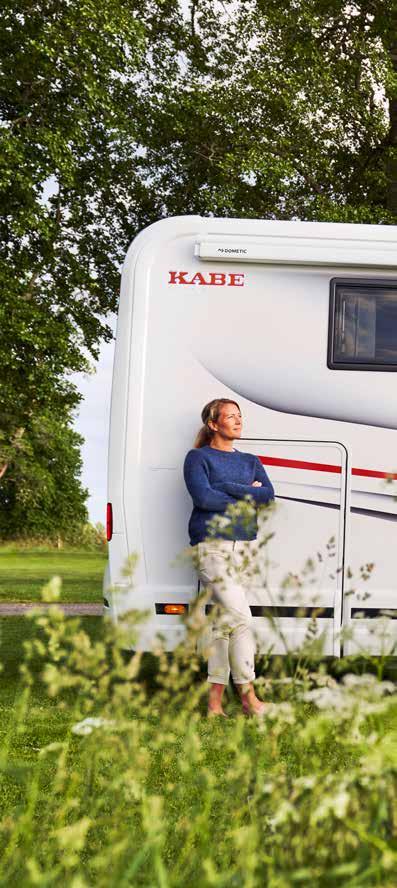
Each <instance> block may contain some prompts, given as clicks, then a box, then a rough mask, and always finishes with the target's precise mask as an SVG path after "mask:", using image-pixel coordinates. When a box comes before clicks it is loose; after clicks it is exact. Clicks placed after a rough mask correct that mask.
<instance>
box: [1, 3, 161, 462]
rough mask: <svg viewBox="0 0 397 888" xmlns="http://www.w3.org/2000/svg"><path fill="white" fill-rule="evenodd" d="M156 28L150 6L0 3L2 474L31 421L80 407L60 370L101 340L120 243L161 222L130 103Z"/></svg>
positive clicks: (83, 362)
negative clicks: (145, 222)
mask: <svg viewBox="0 0 397 888" xmlns="http://www.w3.org/2000/svg"><path fill="white" fill-rule="evenodd" d="M154 5H155V7H157V6H158V7H159V12H160V15H159V22H156V25H155V27H156V30H158V29H159V28H160V27H161V20H162V19H163V18H166V19H167V26H168V23H169V19H170V17H169V15H168V14H167V7H168V8H169V9H171V7H172V4H170V3H167V2H166V3H163V4H154ZM161 6H162V7H163V10H161V8H160V7H161ZM153 27H154V11H153V9H151V5H150V0H149V2H147V3H146V2H145V0H12V2H11V0H4V3H3V7H2V17H1V22H0V58H1V69H0V123H1V127H0V241H1V246H0V287H1V301H0V351H1V355H2V360H1V364H0V410H1V417H0V419H1V422H0V475H1V474H4V473H6V471H7V467H8V466H9V465H10V460H14V461H15V460H17V459H18V454H20V453H22V450H21V439H22V437H23V436H26V435H27V434H28V429H29V422H30V420H31V419H32V417H34V416H37V415H39V414H40V413H41V412H43V411H45V410H47V409H54V410H55V411H59V410H60V408H61V406H62V405H63V406H64V408H65V411H68V410H70V408H71V407H73V406H75V405H76V404H77V403H78V400H79V395H78V393H77V391H76V389H75V387H74V386H73V385H71V383H70V381H68V378H67V374H68V373H71V372H74V371H78V370H84V369H86V368H87V366H88V361H87V359H89V357H90V356H92V357H93V358H96V357H97V355H98V349H99V345H100V341H101V340H103V339H105V340H106V339H110V338H111V335H112V334H111V330H110V327H109V326H108V324H107V323H106V315H107V314H108V313H109V312H110V311H114V310H115V308H116V306H117V295H118V279H119V266H120V260H121V259H122V256H123V254H124V252H125V247H126V244H127V241H128V238H129V237H130V236H131V234H132V232H134V231H135V230H136V227H137V216H139V214H141V215H142V212H143V210H142V208H145V209H144V212H143V215H144V217H145V219H146V218H147V217H148V216H155V215H157V211H156V209H155V203H156V202H155V201H154V202H153V200H152V192H151V191H150V189H146V188H145V186H144V184H143V183H142V180H141V179H140V177H139V176H137V175H136V162H137V148H138V146H139V143H140V139H139V132H138V122H139V121H138V111H137V108H136V102H135V99H134V96H135V93H136V87H137V82H138V81H139V76H140V74H141V72H142V70H144V58H145V52H147V33H148V32H149V31H150V28H153Z"/></svg>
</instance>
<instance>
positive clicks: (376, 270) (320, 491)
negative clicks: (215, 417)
mask: <svg viewBox="0 0 397 888" xmlns="http://www.w3.org/2000/svg"><path fill="white" fill-rule="evenodd" d="M319 228H320V229H321V237H322V239H323V240H324V239H325V241H326V240H327V238H328V239H329V240H331V241H332V240H333V241H334V243H333V247H332V248H333V249H334V253H335V249H336V250H337V249H339V254H338V255H339V256H340V255H341V252H340V246H338V243H339V242H343V244H345V245H346V243H347V246H348V247H349V245H350V252H349V249H344V252H343V256H344V257H346V258H344V259H343V261H344V262H346V265H343V264H340V263H339V264H334V265H331V266H327V267H323V266H322V265H321V263H318V264H316V263H314V262H313V267H311V266H310V264H309V261H308V260H307V257H306V260H307V261H306V260H305V263H298V264H296V265H291V264H290V263H289V264H288V267H287V266H286V265H284V264H283V263H282V261H281V259H280V257H278V262H277V263H275V262H274V261H272V262H270V261H267V262H266V263H264V264H261V262H259V261H258V260H256V261H255V262H254V263H252V264H250V262H249V261H248V262H247V261H246V260H245V261H244V263H243V262H242V263H241V265H239V261H238V259H236V256H234V257H233V258H232V259H230V257H228V258H227V259H225V258H222V259H221V260H219V257H218V258H217V260H216V264H215V265H214V266H213V267H212V266H211V261H210V260H211V258H212V257H206V258H205V259H203V258H200V256H199V255H195V253H197V243H198V242H199V239H200V238H204V237H214V238H216V239H217V241H216V242H217V243H219V239H220V235H222V238H225V237H230V236H232V237H234V238H236V239H237V238H238V239H240V240H241V238H242V237H243V236H244V238H245V239H246V240H245V242H246V243H248V242H249V239H250V238H255V239H256V242H259V245H260V244H261V243H262V246H263V245H264V242H265V241H266V238H269V237H270V236H272V237H274V236H275V233H276V234H277V238H278V240H279V244H281V245H284V246H283V249H284V252H286V250H287V249H288V238H295V240H296V238H297V237H299V236H301V237H302V238H303V235H304V238H303V239H304V240H305V250H308V249H309V247H310V240H311V239H312V240H315V239H316V238H317V239H318V236H319V233H318V229H319ZM352 229H354V231H352ZM374 229H375V230H374ZM299 232H300V234H299ZM336 235H338V237H336ZM378 236H379V232H378V229H377V228H376V227H375V226H344V225H334V226H333V225H319V226H317V225H316V224H315V223H270V222H266V223H265V222H263V223H262V222H252V221H249V220H248V221H244V222H242V221H240V220H212V219H199V218H197V217H186V219H176V220H172V219H171V220H167V221H165V222H162V223H159V224H158V225H155V226H152V227H151V228H149V229H147V230H146V232H144V233H143V234H142V235H140V237H139V238H138V239H137V242H135V243H134V245H133V246H132V248H131V250H130V253H129V255H128V257H127V260H126V263H125V268H124V271H123V280H122V293H121V299H120V310H119V321H118V329H117V340H116V353H115V373H114V380H113V390H112V411H111V428H110V447H109V499H110V501H112V502H113V504H114V522H115V536H114V538H113V540H112V541H111V543H110V571H111V581H112V582H113V583H117V582H118V581H120V580H121V577H122V572H121V568H122V563H121V561H122V553H123V556H126V554H127V552H132V551H136V552H138V553H139V556H140V557H139V562H138V566H137V569H136V572H135V577H134V582H135V589H134V592H133V593H131V594H130V596H128V595H127V596H125V597H124V604H123V605H122V607H128V606H134V607H136V606H142V607H149V608H151V609H152V618H151V620H150V621H149V624H148V626H147V627H146V630H145V633H143V634H142V636H141V642H142V645H143V646H144V645H148V646H149V647H150V646H151V644H152V640H153V637H154V634H155V632H156V631H159V630H160V631H164V632H165V634H166V636H167V638H168V640H169V646H170V648H172V647H173V645H174V643H175V639H177V638H179V637H180V633H181V629H180V626H179V625H178V618H177V617H173V616H168V617H166V616H165V615H161V616H160V615H155V613H154V611H155V603H156V601H157V602H161V601H181V600H184V601H191V600H192V599H193V598H194V597H195V596H196V594H197V581H196V577H195V573H194V570H193V568H192V565H191V563H190V561H189V558H188V555H189V549H190V547H189V540H188V536H187V524H188V519H189V515H190V512H191V507H192V504H191V500H190V497H189V495H188V493H187V491H186V489H185V486H184V482H183V476H182V465H183V460H184V456H185V454H186V452H187V450H188V449H190V448H191V447H192V444H193V440H194V437H195V434H196V432H197V429H198V425H199V415H200V411H201V409H202V406H203V405H204V403H206V402H207V401H209V400H211V399H212V398H214V397H219V396H221V397H230V398H233V399H237V400H238V402H239V403H240V406H241V409H242V413H243V420H244V426H243V436H244V440H243V441H242V442H241V446H239V444H238V442H236V443H237V446H238V447H239V449H242V450H244V449H246V448H248V439H250V440H251V441H255V442H260V441H262V442H266V448H265V447H263V446H262V447H261V448H259V449H260V451H262V450H264V451H265V452H263V453H262V452H260V453H259V452H258V455H260V457H261V458H263V460H264V464H265V466H266V469H267V471H268V473H269V475H270V477H271V479H272V481H273V483H274V486H275V489H276V494H277V495H278V497H279V503H280V506H281V505H283V507H287V508H289V513H288V514H289V516H290V520H291V521H295V522H298V523H299V524H302V525H304V527H305V535H304V539H303V538H302V539H301V542H300V547H301V550H302V551H301V564H304V562H305V559H307V558H309V557H311V556H312V555H313V551H314V548H318V546H319V545H320V542H321V539H322V540H323V546H326V544H327V539H328V537H327V534H328V533H329V530H330V523H329V522H330V520H331V519H330V515H331V513H332V515H333V518H332V521H336V517H335V514H336V511H338V514H340V510H341V499H340V497H341V490H342V487H341V479H342V467H341V465H339V468H340V471H339V472H337V471H331V472H328V473H327V472H326V471H319V470H318V469H317V468H315V466H316V465H317V464H323V465H331V463H332V459H331V456H328V457H327V459H325V458H324V459H323V458H320V457H319V454H318V452H314V451H313V452H312V453H311V455H310V457H309V458H308V447H309V446H310V445H311V444H314V445H315V446H317V445H321V446H325V444H326V442H337V445H338V446H341V447H342V448H344V449H345V450H346V452H347V454H348V456H349V461H350V468H349V477H348V498H349V507H348V508H347V507H346V502H347V495H345V494H344V496H345V500H344V506H343V509H344V510H345V518H344V524H345V529H344V534H345V536H344V543H343V545H342V548H343V557H344V562H343V563H344V565H345V567H346V565H347V564H348V562H349V557H353V552H354V563H356V560H357V557H360V554H361V555H362V561H363V562H364V561H368V560H370V557H371V556H370V549H371V542H372V539H373V537H374V535H375V536H376V537H377V539H380V538H381V536H382V533H383V528H384V526H385V525H384V523H383V522H384V521H385V520H386V518H384V517H381V516H385V515H387V516H390V517H388V519H387V520H388V527H389V528H392V529H391V530H390V533H392V534H393V533H394V529H395V528H394V523H393V521H394V516H395V515H396V503H395V500H394V489H393V484H392V485H390V484H387V481H386V479H385V477H384V476H385V475H386V474H387V473H390V472H393V471H395V470H396V468H397V465H396V464H397V459H396V456H395V454H396V453H397V448H396V443H397V432H396V431H395V426H396V417H397V410H396V396H395V390H396V382H397V380H396V377H395V376H394V373H390V374H389V373H376V372H371V371H369V372H362V371H359V370H357V371H356V370H353V371H349V372H346V373H345V372H343V371H334V370H332V369H330V368H328V367H327V347H328V322H329V317H328V315H329V292H330V281H331V279H332V278H334V277H335V275H337V274H338V275H341V276H342V275H343V277H346V276H349V275H350V276H352V278H353V277H355V276H360V277H362V276H363V275H364V276H368V278H370V277H371V275H372V274H374V275H376V277H377V278H379V277H382V276H384V277H385V278H387V276H388V275H389V276H390V275H392V276H393V275H394V276H395V275H396V271H397V268H394V269H393V268H392V267H391V265H390V267H389V265H388V266H387V268H386V267H385V266H384V265H382V261H385V251H386V252H387V257H388V258H387V262H388V263H391V259H390V256H391V249H392V248H393V249H394V247H395V246H396V245H397V237H396V232H395V229H387V230H386V232H385V230H384V229H383V230H382V236H383V240H382V243H381V247H380V248H379V251H378V254H377V252H376V249H377V247H376V238H377V237H378ZM360 237H361V239H362V241H363V242H365V250H366V252H367V253H368V249H369V247H368V243H370V244H371V263H372V264H371V266H370V268H369V267H368V263H367V264H366V265H364V264H362V265H357V261H358V259H359V257H360V255H361V252H360V250H361V246H362V244H361V246H360V249H358V245H360V244H359V242H360ZM371 238H372V240H371ZM335 241H338V243H337V244H336V247H335ZM385 242H386V247H385ZM257 245H258V243H257V244H256V246H257ZM295 246H296V245H295ZM294 248H295V247H294ZM317 255H318V253H317ZM349 256H350V257H353V258H351V259H350V262H351V264H349ZM294 261H296V257H295V260H294ZM360 261H361V259H360ZM376 263H378V264H376ZM178 275H179V277H178ZM271 438H272V439H277V440H278V441H279V442H281V441H284V442H286V443H287V444H288V443H289V444H290V445H291V446H292V444H291V442H293V441H297V440H298V439H299V440H300V441H302V442H304V444H303V443H302V446H301V451H299V448H298V450H296V446H297V445H294V446H293V448H292V449H293V455H292V456H291V455H290V458H287V457H286V456H285V452H282V447H281V443H280V445H279V452H277V445H273V444H272V443H271V442H270V440H269V439H271ZM316 442H317V443H316ZM254 446H255V447H256V446H257V444H256V443H255V445H254ZM258 446H259V445H258ZM329 446H333V445H332V444H331V445H329ZM294 448H295V449H294ZM255 452H257V451H255ZM291 452H292V451H291ZM334 456H335V454H334ZM266 460H269V462H268V463H267V464H266ZM327 460H328V462H327ZM330 460H331V462H330ZM394 460H395V462H394ZM334 464H335V466H337V460H336V461H335V463H334ZM351 469H353V471H354V469H356V470H358V471H357V472H356V474H351ZM350 497H351V506H352V508H353V509H355V510H356V511H354V512H353V514H354V515H355V516H358V515H361V514H362V513H363V511H365V513H366V514H365V517H366V519H367V520H366V523H365V526H364V525H363V527H361V525H360V532H359V534H358V536H357V541H356V535H355V536H354V544H352V545H353V548H352V549H351V550H350V549H349V546H350V545H351V544H350V543H349V538H350V537H349V534H350V526H349V514H350ZM287 504H289V506H287ZM299 510H300V511H299ZM357 510H361V512H359V511H357ZM342 511H343V510H342ZM284 513H285V514H287V512H286V511H285V508H284ZM367 513H368V514H367ZM280 514H281V511H280ZM372 515H373V516H374V517H373V518H372V517H371V516H372ZM375 516H377V517H375ZM280 521H281V519H280ZM338 522H339V518H338ZM287 523H288V522H287ZM287 523H286V525H285V526H286V527H287ZM335 526H336V525H335ZM355 526H356V525H354V527H355ZM280 527H281V524H280ZM334 529H335V528H334ZM339 529H340V528H339V523H338V533H339ZM118 535H119V536H120V539H119V540H117V538H118ZM319 535H320V538H319ZM314 543H315V545H314ZM311 544H312V545H311ZM304 546H307V551H303V549H304ZM116 550H117V551H116ZM380 551H381V552H382V562H383V564H384V567H383V573H382V582H381V584H380V585H381V588H379V589H378V588H377V587H376V582H375V585H374V595H375V597H376V596H378V597H377V600H378V601H380V600H381V598H382V603H381V605H380V606H384V604H383V601H384V599H385V598H387V600H388V601H389V600H390V596H393V595H394V589H395V579H394V573H395V571H394V565H392V563H391V558H390V557H389V556H387V554H386V553H385V552H384V551H383V549H382V546H381V544H380ZM291 556H292V550H291V547H288V546H285V545H284V546H283V558H282V559H281V561H282V563H281V569H282V570H284V572H285V573H287V572H288V571H289V570H291V569H292V568H291V564H289V561H290V560H291ZM338 557H340V558H342V551H340V552H339V555H338ZM374 580H375V573H374V576H373V578H372V579H371V582H372V583H373V581H374ZM335 589H336V586H335V588H334V587H333V590H334V591H333V593H332V594H334V593H335ZM386 592H387V595H386ZM335 594H336V593H335ZM338 594H339V593H338ZM340 594H342V593H340ZM382 596H383V597H382ZM338 607H339V604H338ZM338 607H337V608H336V610H337V611H338ZM347 613H348V611H347V610H346V609H345V616H344V619H345V621H346V620H347V619H348V617H347V616H346V614H347ZM338 614H339V611H338V613H336V612H335V619H334V624H333V628H332V632H331V633H330V636H329V638H330V639H331V640H330V641H329V652H332V651H334V652H336V648H335V644H336V641H335V639H336V634H337V631H338V630H339V628H340V627H339V625H338V623H337V621H338V620H340V615H339V616H338ZM288 619H289V618H288ZM300 626H301V627H302V624H300ZM289 628H290V636H291V638H293V637H296V631H297V628H298V618H296V619H295V620H293V622H292V624H291V625H290V627H289ZM298 634H299V633H298ZM265 643H266V639H265V640H264V644H265Z"/></svg>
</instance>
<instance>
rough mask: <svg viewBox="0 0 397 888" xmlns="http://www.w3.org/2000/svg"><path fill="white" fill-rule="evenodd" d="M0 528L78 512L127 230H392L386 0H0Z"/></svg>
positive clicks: (394, 30) (390, 52)
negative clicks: (162, 223) (81, 377)
mask: <svg viewBox="0 0 397 888" xmlns="http://www.w3.org/2000/svg"><path fill="white" fill-rule="evenodd" d="M0 56H1V70H0V115H1V127H0V140H1V152H0V155H1V156H0V181H1V198H0V200H1V221H0V225H1V253H0V279H1V290H2V296H1V302H0V342H1V355H2V360H1V366H0V410H1V420H0V475H1V480H0V534H1V535H2V537H3V538H13V537H15V536H21V535H27V536H29V535H34V536H47V537H51V536H57V537H58V536H59V535H60V534H61V535H63V536H64V537H65V538H66V537H67V535H68V534H72V535H73V533H75V530H76V527H77V526H78V525H80V524H81V523H82V522H85V521H86V519H87V510H86V505H85V502H86V498H87V491H86V490H84V489H82V487H81V481H80V472H81V458H80V451H79V448H80V445H81V443H82V439H81V438H80V436H79V435H77V434H76V432H75V431H74V430H73V416H74V411H75V409H76V407H77V405H78V403H79V400H80V395H79V393H78V391H77V390H76V387H75V386H74V385H73V384H72V383H71V380H70V375H71V374H72V373H74V372H76V371H82V370H87V369H88V368H89V366H90V361H91V360H95V359H96V358H97V356H98V351H99V347H100V344H101V342H102V341H103V340H109V339H110V338H111V335H112V334H111V331H110V328H109V326H108V324H107V322H106V318H107V316H108V314H109V313H110V312H113V311H115V310H116V308H117V300H118V286H119V274H120V264H121V262H122V259H123V257H124V255H125V252H126V249H127V247H128V244H129V243H130V241H131V240H132V238H133V237H134V236H135V234H136V233H137V232H138V231H139V230H140V229H141V228H143V227H144V226H146V225H148V224H150V223H151V222H154V221H156V220H157V219H159V218H161V217H164V216H168V215H179V214H186V213H199V214H203V215H208V214H209V213H212V214H214V215H216V216H237V217H243V218H244V217H245V218H247V217H253V218H278V219H294V218H299V219H306V220H310V219H316V220H322V221H343V222H365V223H377V224H392V223H395V221H396V217H397V2H395V0H372V2H357V3H344V2H341V0H327V2H326V0H285V2H284V3H282V4H280V3H279V2H275V0H234V2H229V0H224V2H222V3H220V2H217V0H191V2H190V3H189V5H187V4H183V5H181V4H180V3H178V2H177V0H95V2H93V0H71V2H70V0H47V2H44V0H25V2H23V0H13V2H12V3H11V0H5V2H4V5H3V15H2V19H1V23H0Z"/></svg>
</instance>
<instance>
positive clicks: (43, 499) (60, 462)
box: [0, 411, 88, 540]
mask: <svg viewBox="0 0 397 888" xmlns="http://www.w3.org/2000/svg"><path fill="white" fill-rule="evenodd" d="M82 442H83V439H82V438H81V436H80V435H78V434H77V432H75V431H74V430H73V429H72V428H71V427H70V424H69V423H68V422H67V420H65V418H64V417H63V415H62V413H61V412H60V413H58V414H55V415H54V414H52V413H50V411H47V412H46V413H44V414H43V413H41V414H40V415H39V416H37V415H36V414H34V415H32V416H31V417H30V419H29V422H28V424H27V427H26V430H25V433H24V435H23V436H22V437H21V438H20V441H19V451H18V458H15V457H12V458H10V463H9V466H8V471H7V472H6V473H5V475H4V477H3V479H2V482H1V485H0V536H1V538H2V539H3V540H12V539H14V538H15V537H25V538H31V537H35V538H41V539H43V538H52V539H55V538H57V537H58V536H62V537H64V538H65V539H68V538H69V536H70V535H74V536H76V535H77V534H78V532H79V529H80V528H81V525H82V524H83V523H85V522H86V521H87V518H88V513H87V509H86V506H85V501H86V498H87V495H88V491H87V490H85V489H84V488H82V487H81V483H80V473H81V467H82V460H81V455H80V450H79V445H80V444H81V443H82Z"/></svg>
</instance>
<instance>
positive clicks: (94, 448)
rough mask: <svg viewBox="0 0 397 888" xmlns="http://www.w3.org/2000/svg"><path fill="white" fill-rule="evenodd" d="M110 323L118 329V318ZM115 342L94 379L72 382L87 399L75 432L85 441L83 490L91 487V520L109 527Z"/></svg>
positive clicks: (84, 376) (102, 353)
mask: <svg viewBox="0 0 397 888" xmlns="http://www.w3.org/2000/svg"><path fill="white" fill-rule="evenodd" d="M106 321H107V323H109V325H110V326H111V327H112V328H113V330H115V329H116V318H115V317H107V318H106ZM113 354H114V340H113V341H112V342H106V343H104V344H103V345H102V348H101V351H100V355H99V360H98V362H97V364H96V365H95V369H96V372H95V374H93V375H88V374H85V373H75V374H74V375H73V376H72V377H71V380H72V381H73V382H74V384H75V385H76V386H77V388H78V390H79V391H80V392H81V393H82V395H83V400H82V401H81V403H80V405H79V410H78V412H77V413H76V418H75V422H74V428H75V429H76V431H77V432H79V434H80V435H82V436H83V438H84V439H85V443H84V444H83V446H82V448H81V455H82V459H83V470H82V474H81V481H82V486H83V487H87V488H88V491H89V498H88V500H87V508H88V513H89V520H90V521H91V522H92V523H93V524H96V523H97V522H98V521H100V522H101V524H104V525H106V502H107V457H108V434H109V414H110V394H111V386H112V369H113Z"/></svg>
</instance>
